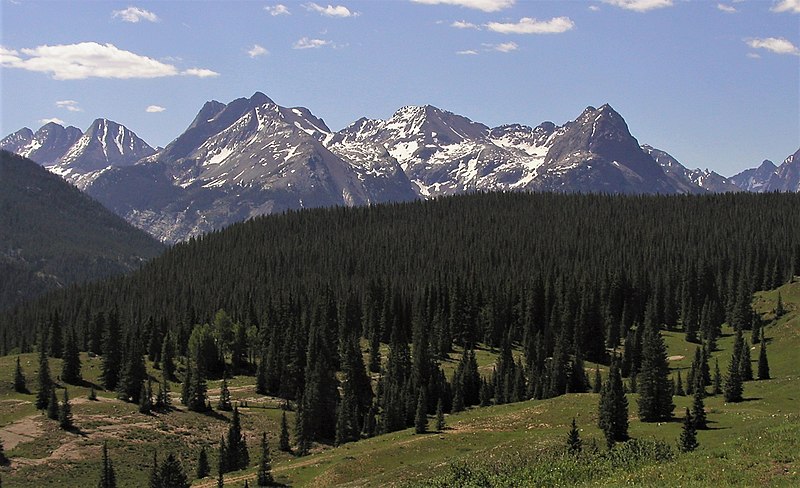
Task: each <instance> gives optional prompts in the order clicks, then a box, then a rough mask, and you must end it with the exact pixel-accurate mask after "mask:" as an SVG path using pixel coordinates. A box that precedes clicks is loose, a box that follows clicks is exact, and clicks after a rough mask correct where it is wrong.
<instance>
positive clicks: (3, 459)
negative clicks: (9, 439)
mask: <svg viewBox="0 0 800 488" xmlns="http://www.w3.org/2000/svg"><path fill="white" fill-rule="evenodd" d="M8 463H9V461H8V456H6V451H5V448H4V447H3V439H0V466H7V465H8Z"/></svg>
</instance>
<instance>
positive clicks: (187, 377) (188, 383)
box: [162, 359, 192, 406]
mask: <svg viewBox="0 0 800 488" xmlns="http://www.w3.org/2000/svg"><path fill="white" fill-rule="evenodd" d="M162 371H163V370H162ZM191 394H192V362H191V361H190V360H188V359H187V361H186V372H185V373H184V374H183V381H182V382H181V403H182V404H184V405H186V406H189V400H190V397H191Z"/></svg>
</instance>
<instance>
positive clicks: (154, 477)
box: [150, 451, 163, 488]
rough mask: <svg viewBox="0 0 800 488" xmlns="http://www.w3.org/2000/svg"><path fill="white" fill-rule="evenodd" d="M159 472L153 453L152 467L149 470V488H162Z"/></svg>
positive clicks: (155, 456)
mask: <svg viewBox="0 0 800 488" xmlns="http://www.w3.org/2000/svg"><path fill="white" fill-rule="evenodd" d="M162 486H163V485H162V484H161V472H160V470H159V465H158V454H156V451H153V467H152V468H150V488H162Z"/></svg>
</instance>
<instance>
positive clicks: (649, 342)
mask: <svg viewBox="0 0 800 488" xmlns="http://www.w3.org/2000/svg"><path fill="white" fill-rule="evenodd" d="M637 387H638V392H639V418H640V419H641V420H642V421H643V422H660V421H666V420H669V419H670V418H671V417H672V409H673V408H675V405H674V404H673V403H672V388H671V385H670V381H669V362H668V361H667V349H666V346H665V345H664V339H663V338H662V337H661V334H660V333H659V332H658V329H657V328H656V327H655V326H652V325H651V326H648V327H647V328H646V330H645V332H644V337H643V338H642V363H641V371H640V373H639V374H638V375H637Z"/></svg>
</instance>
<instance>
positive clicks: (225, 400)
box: [217, 376, 233, 412]
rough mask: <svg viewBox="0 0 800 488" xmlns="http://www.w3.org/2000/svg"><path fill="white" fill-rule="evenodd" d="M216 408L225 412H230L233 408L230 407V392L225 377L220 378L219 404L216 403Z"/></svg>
mask: <svg viewBox="0 0 800 488" xmlns="http://www.w3.org/2000/svg"><path fill="white" fill-rule="evenodd" d="M217 408H218V409H219V410H222V411H225V412H230V411H231V410H233V406H232V405H231V391H230V390H229V389H228V378H227V376H223V377H222V386H220V389H219V402H218V403H217Z"/></svg>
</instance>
